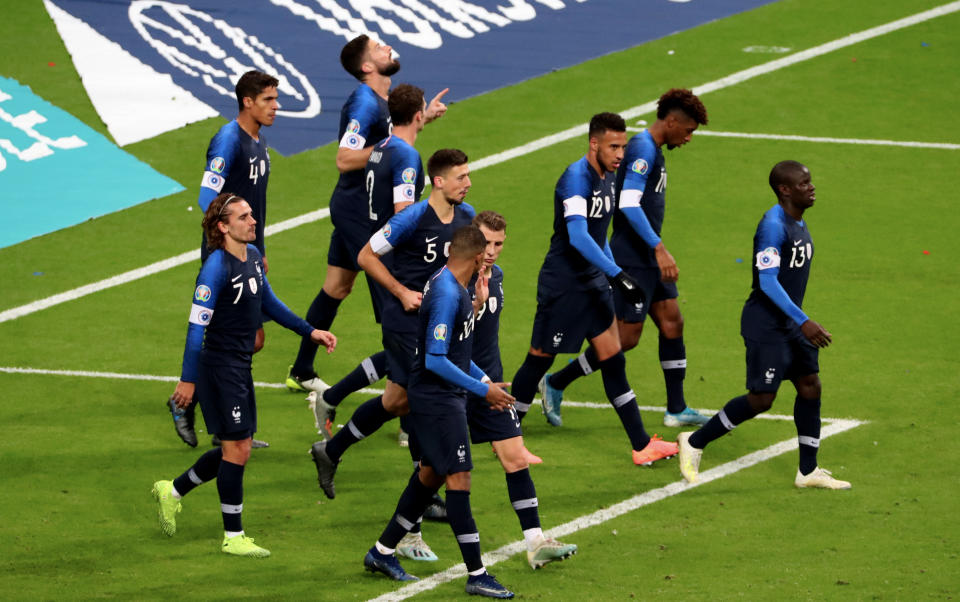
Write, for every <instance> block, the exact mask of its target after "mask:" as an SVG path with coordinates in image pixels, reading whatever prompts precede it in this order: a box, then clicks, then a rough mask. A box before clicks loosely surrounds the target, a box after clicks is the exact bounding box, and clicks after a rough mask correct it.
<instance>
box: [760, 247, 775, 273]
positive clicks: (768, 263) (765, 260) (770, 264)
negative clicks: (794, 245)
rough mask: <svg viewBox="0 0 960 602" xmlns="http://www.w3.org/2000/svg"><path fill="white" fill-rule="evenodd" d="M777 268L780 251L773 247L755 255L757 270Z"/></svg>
mask: <svg viewBox="0 0 960 602" xmlns="http://www.w3.org/2000/svg"><path fill="white" fill-rule="evenodd" d="M778 267H780V251H778V250H777V249H775V248H773V247H767V248H766V249H764V250H762V251H760V252H759V253H757V269H759V270H768V269H770V268H778Z"/></svg>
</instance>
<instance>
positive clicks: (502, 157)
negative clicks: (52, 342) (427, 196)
mask: <svg viewBox="0 0 960 602" xmlns="http://www.w3.org/2000/svg"><path fill="white" fill-rule="evenodd" d="M957 11H960V0H957V1H955V2H949V3H947V4H943V5H941V6H938V7H935V8H932V9H929V10H926V11H923V12H919V13H917V14H914V15H910V16H908V17H904V18H902V19H897V20H896V21H891V22H889V23H885V24H883V25H878V26H876V27H872V28H870V29H865V30H863V31H860V32H857V33H853V34H850V35H847V36H844V37H842V38H838V39H836V40H833V41H831V42H827V43H824V44H820V45H819V46H814V47H812V48H808V49H806V50H802V51H800V52H796V53H794V54H791V55H788V56H785V57H781V58H778V59H774V60H772V61H769V62H766V63H762V64H760V65H757V66H755V67H750V68H749V69H743V70H741V71H737V72H736V73H732V74H730V75H728V76H726V77H722V78H720V79H716V80H714V81H712V82H708V83H706V84H702V85H700V86H697V87H695V88H693V92H694V93H695V94H697V95H703V94H707V93H709V92H715V91H717V90H722V89H724V88H728V87H730V86H734V85H736V84H739V83H742V82H745V81H747V80H749V79H752V78H754V77H757V76H760V75H765V74H767V73H771V72H773V71H777V70H779V69H783V68H784V67H789V66H791V65H795V64H797V63H801V62H803V61H807V60H809V59H812V58H816V57H818V56H822V55H824V54H827V53H829V52H833V51H834V50H839V49H841V48H846V47H847V46H851V45H853V44H858V43H860V42H863V41H865V40H869V39H871V38H875V37H879V36H882V35H885V34H888V33H891V32H893V31H897V30H899V29H903V28H905V27H910V26H912V25H916V24H918V23H923V22H924V21H929V20H930V19H935V18H937V17H942V16H944V15H948V14H950V13H954V12H957ZM656 106H657V101H655V100H653V101H650V102H647V103H644V104H642V105H638V106H635V107H631V108H629V109H626V110H624V111H621V112H620V115H621V116H622V117H623V118H624V119H632V118H634V117H639V116H640V115H645V114H647V113H650V112H652V111H654V110H655V109H656ZM586 133H587V124H585V123H584V124H580V125H577V126H574V127H571V128H568V129H566V130H563V131H562V132H558V133H556V134H552V135H550V136H545V137H543V138H538V139H536V140H533V141H532V142H528V143H526V144H523V145H521V146H517V147H515V148H512V149H509V150H505V151H502V152H499V153H495V154H493V155H489V156H487V157H483V158H481V159H479V160H477V161H474V162H471V164H470V167H471V169H473V170H478V169H483V168H484V167H490V166H492V165H497V164H499V163H503V162H505V161H509V160H511V159H515V158H517V157H521V156H523V155H527V154H529V153H532V152H535V151H537V150H540V149H543V148H546V147H548V146H552V145H554V144H558V143H560V142H564V141H566V140H570V139H571V138H575V137H577V136H582V135H583V134H586ZM329 214H330V212H329V210H328V209H326V208H324V209H318V210H316V211H311V212H309V213H305V214H303V215H301V216H298V217H294V218H291V219H289V220H286V221H283V222H280V223H278V224H275V225H274V226H273V227H270V226H268V227H267V228H266V235H270V234H274V233H276V232H282V231H283V230H288V229H290V228H295V227H297V226H300V225H303V224H307V223H310V222H314V221H317V220H320V219H323V218H324V217H326V216H327V215H329ZM194 253H196V254H197V256H198V257H199V251H189V252H187V253H181V254H180V255H177V256H176V257H171V258H169V259H164V260H162V261H158V262H155V263H152V264H150V265H148V266H145V267H142V268H138V269H135V270H131V271H129V272H124V273H123V274H118V275H116V276H112V277H110V278H105V279H103V280H100V281H98V282H94V283H91V284H87V285H84V286H81V287H78V288H75V289H71V290H69V291H65V292H62V293H59V294H56V295H53V296H51V297H47V298H44V299H40V300H37V301H33V302H31V303H27V304H25V305H21V306H18V307H13V308H10V309H7V310H5V311H3V312H0V323H3V322H8V321H10V320H16V319H17V318H22V317H24V316H27V315H29V314H32V313H34V312H38V311H40V310H43V309H47V308H49V307H52V306H54V305H59V304H60V303H66V302H67V301H73V300H76V299H79V298H81V297H84V296H86V295H90V294H93V293H96V292H99V291H102V290H105V289H108V288H111V287H114V286H119V285H121V284H125V283H128V282H132V281H134V280H138V279H140V278H143V277H145V276H149V275H151V274H155V273H157V272H161V271H164V270H168V269H171V268H173V267H176V266H178V265H181V264H183V263H187V262H189V261H193V254H194Z"/></svg>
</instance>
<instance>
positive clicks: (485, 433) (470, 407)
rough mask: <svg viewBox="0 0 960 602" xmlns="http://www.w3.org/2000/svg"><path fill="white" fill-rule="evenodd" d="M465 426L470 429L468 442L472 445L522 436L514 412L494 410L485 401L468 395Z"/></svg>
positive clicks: (511, 409)
mask: <svg viewBox="0 0 960 602" xmlns="http://www.w3.org/2000/svg"><path fill="white" fill-rule="evenodd" d="M467 425H468V426H469V427H470V441H472V442H473V443H486V442H488V441H504V440H506V439H513V438H514V437H519V436H520V435H522V434H523V431H522V430H521V429H520V417H519V416H517V411H516V410H514V409H513V408H510V409H509V410H503V411H500V410H494V409H493V408H491V407H490V404H489V403H487V400H486V399H483V398H482V397H477V396H476V395H469V394H468V395H467Z"/></svg>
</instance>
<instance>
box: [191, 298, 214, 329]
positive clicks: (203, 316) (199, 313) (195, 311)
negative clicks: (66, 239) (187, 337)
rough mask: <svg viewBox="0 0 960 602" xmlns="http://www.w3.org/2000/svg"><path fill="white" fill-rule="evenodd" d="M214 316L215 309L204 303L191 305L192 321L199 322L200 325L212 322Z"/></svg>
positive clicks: (193, 322)
mask: <svg viewBox="0 0 960 602" xmlns="http://www.w3.org/2000/svg"><path fill="white" fill-rule="evenodd" d="M212 318H213V310H212V309H210V308H209V307H204V306H202V305H197V304H196V303H194V304H193V305H191V306H190V323H191V324H197V325H199V326H206V325H207V324H209V323H210V320H211V319H212Z"/></svg>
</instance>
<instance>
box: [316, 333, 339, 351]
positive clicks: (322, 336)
mask: <svg viewBox="0 0 960 602" xmlns="http://www.w3.org/2000/svg"><path fill="white" fill-rule="evenodd" d="M310 340H311V341H313V342H314V343H316V344H317V345H323V346H324V347H326V348H327V353H333V350H334V349H336V348H337V337H336V336H334V334H333V333H332V332H327V331H326V330H316V329H314V330H313V332H311V333H310Z"/></svg>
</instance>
